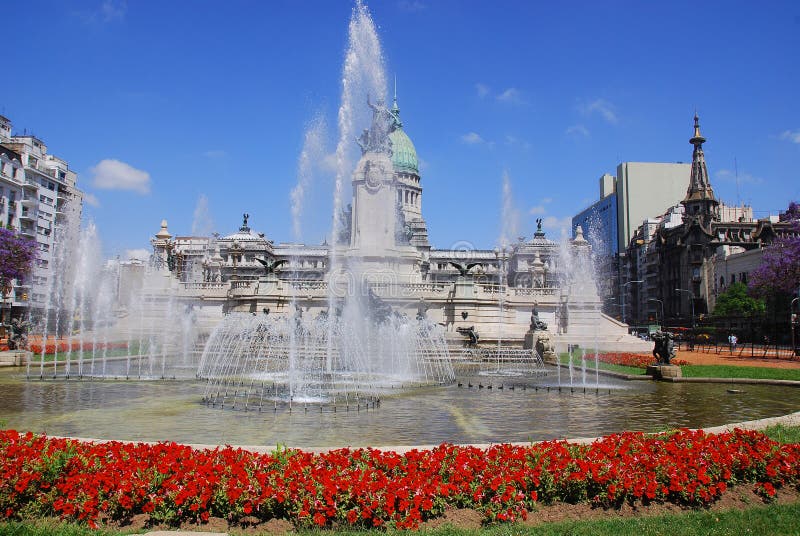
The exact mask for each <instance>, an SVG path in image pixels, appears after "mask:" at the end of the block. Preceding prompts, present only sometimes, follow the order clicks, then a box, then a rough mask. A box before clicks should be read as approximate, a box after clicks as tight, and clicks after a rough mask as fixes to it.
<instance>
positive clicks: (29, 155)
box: [0, 117, 83, 316]
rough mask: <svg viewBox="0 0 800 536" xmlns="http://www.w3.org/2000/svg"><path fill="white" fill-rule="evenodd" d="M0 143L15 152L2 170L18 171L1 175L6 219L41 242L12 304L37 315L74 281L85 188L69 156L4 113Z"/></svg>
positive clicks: (0, 194) (0, 214)
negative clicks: (19, 130)
mask: <svg viewBox="0 0 800 536" xmlns="http://www.w3.org/2000/svg"><path fill="white" fill-rule="evenodd" d="M0 144H2V151H0V152H4V153H5V154H7V155H10V156H11V159H10V160H9V161H8V162H6V159H5V158H4V159H3V169H5V168H6V164H8V169H9V170H10V171H9V173H14V175H13V176H12V175H6V174H5V173H3V174H2V180H0V187H2V188H3V191H2V192H0V199H1V200H3V201H2V202H3V203H4V206H2V207H0V208H2V211H0V218H2V220H1V221H2V223H3V224H5V225H8V226H11V227H13V228H14V229H16V230H18V231H19V233H20V234H22V235H24V236H27V237H28V238H31V239H34V240H36V242H37V245H38V251H37V259H36V262H35V266H34V269H33V272H32V273H31V275H30V276H29V277H28V279H27V281H24V282H20V283H19V284H18V285H17V287H18V288H16V289H15V290H14V303H13V306H12V307H15V308H17V309H20V308H27V309H28V310H30V311H31V313H33V314H34V316H35V315H36V314H37V312H41V311H42V310H44V309H45V308H46V306H47V303H48V300H50V299H51V297H52V296H54V295H56V294H58V293H62V294H64V293H65V289H67V288H69V285H70V284H71V270H70V267H71V263H70V262H69V259H70V256H71V255H72V253H74V252H73V251H71V250H72V248H74V247H77V236H78V232H79V229H80V219H81V212H82V207H83V193H82V192H81V191H80V190H78V188H77V186H76V181H77V174H76V173H75V172H74V171H72V170H71V169H70V168H69V164H68V163H67V162H66V161H65V160H62V159H61V158H58V157H57V156H54V155H52V154H49V153H48V152H47V146H46V145H45V143H44V142H43V141H42V140H41V139H39V138H37V137H36V136H33V135H27V134H24V135H13V134H12V133H11V122H10V121H9V120H8V119H7V118H5V117H0ZM0 158H2V157H0ZM17 159H18V160H17ZM15 314H16V313H15Z"/></svg>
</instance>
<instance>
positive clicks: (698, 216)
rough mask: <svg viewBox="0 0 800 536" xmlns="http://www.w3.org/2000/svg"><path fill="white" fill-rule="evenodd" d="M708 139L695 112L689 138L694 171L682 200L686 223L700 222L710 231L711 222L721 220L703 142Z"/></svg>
mask: <svg viewBox="0 0 800 536" xmlns="http://www.w3.org/2000/svg"><path fill="white" fill-rule="evenodd" d="M705 141H706V139H705V138H704V137H703V135H702V134H700V118H699V116H698V115H697V112H695V114H694V135H693V136H692V137H691V139H690V140H689V143H691V144H692V145H693V146H694V151H692V172H691V175H690V177H689V188H688V189H687V190H686V197H685V198H684V199H683V201H681V203H682V204H683V206H684V213H683V221H684V223H686V224H691V223H694V222H696V223H698V224H699V225H700V226H701V227H702V228H703V229H704V230H706V231H707V232H710V229H711V222H713V221H719V202H718V201H717V199H716V197H714V190H713V189H712V188H711V183H710V182H709V180H708V168H707V167H706V157H705V154H704V153H703V144H704V143H705Z"/></svg>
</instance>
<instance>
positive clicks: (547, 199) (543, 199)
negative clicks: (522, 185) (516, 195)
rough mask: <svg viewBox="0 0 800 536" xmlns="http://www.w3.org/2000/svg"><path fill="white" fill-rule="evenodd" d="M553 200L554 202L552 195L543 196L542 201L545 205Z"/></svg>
mask: <svg viewBox="0 0 800 536" xmlns="http://www.w3.org/2000/svg"><path fill="white" fill-rule="evenodd" d="M552 202H553V198H552V197H544V198H542V203H544V204H545V205H549V204H550V203H552Z"/></svg>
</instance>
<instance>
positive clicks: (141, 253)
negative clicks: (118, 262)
mask: <svg viewBox="0 0 800 536" xmlns="http://www.w3.org/2000/svg"><path fill="white" fill-rule="evenodd" d="M134 259H138V260H140V261H147V260H149V259H150V250H149V249H146V248H139V249H126V250H125V260H126V261H131V260H134Z"/></svg>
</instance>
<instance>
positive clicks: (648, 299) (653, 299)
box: [647, 298, 664, 331]
mask: <svg viewBox="0 0 800 536" xmlns="http://www.w3.org/2000/svg"><path fill="white" fill-rule="evenodd" d="M647 301H654V302H658V304H659V305H660V306H661V330H662V331H663V330H664V302H663V301H661V300H659V299H658V298H647Z"/></svg>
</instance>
